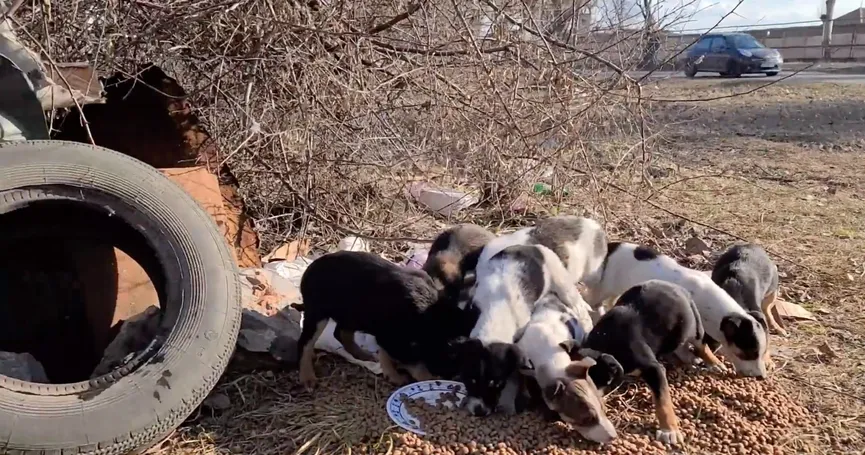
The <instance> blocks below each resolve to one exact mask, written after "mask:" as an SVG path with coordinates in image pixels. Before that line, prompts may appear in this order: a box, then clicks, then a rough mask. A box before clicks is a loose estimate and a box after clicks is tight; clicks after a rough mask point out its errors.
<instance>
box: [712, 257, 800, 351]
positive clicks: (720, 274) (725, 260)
mask: <svg viewBox="0 0 865 455" xmlns="http://www.w3.org/2000/svg"><path fill="white" fill-rule="evenodd" d="M712 281H714V282H715V283H716V284H717V285H718V286H721V288H722V289H723V290H725V291H727V294H730V297H733V300H735V301H736V302H738V303H739V305H741V306H742V308H744V309H745V310H746V311H748V313H749V314H750V315H751V316H754V318H755V319H757V320H758V321H760V322H762V323H763V325H764V326H767V327H769V328H771V329H772V330H774V331H776V332H778V333H779V334H781V335H783V336H787V331H786V330H784V328H783V327H781V324H780V321H779V319H780V318H778V319H776V317H775V313H777V310H775V302H776V299H777V297H778V266H777V265H775V263H774V262H772V259H771V258H769V255H768V254H766V250H764V249H763V248H762V247H760V246H759V245H755V244H753V243H745V244H738V245H733V246H732V247H730V248H729V249H728V250H727V251H725V252H724V254H722V255H721V256H720V257H719V258H718V261H717V262H715V267H714V268H713V269H712ZM773 310H774V313H773Z"/></svg>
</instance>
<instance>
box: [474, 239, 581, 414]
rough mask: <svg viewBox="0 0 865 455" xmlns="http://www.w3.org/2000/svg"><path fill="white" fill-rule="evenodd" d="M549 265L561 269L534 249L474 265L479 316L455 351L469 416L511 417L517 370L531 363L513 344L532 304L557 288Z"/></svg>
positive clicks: (515, 248) (513, 249)
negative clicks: (500, 413) (499, 411)
mask: <svg viewBox="0 0 865 455" xmlns="http://www.w3.org/2000/svg"><path fill="white" fill-rule="evenodd" d="M481 256H484V254H483V253H481ZM550 264H552V265H553V266H555V265H558V267H559V269H560V270H561V269H562V267H563V266H562V264H561V262H560V261H559V259H558V257H557V256H556V255H555V253H553V252H552V251H551V250H549V249H548V248H546V247H543V246H540V245H511V246H508V247H505V248H503V249H500V250H498V251H497V253H495V254H494V255H489V256H488V259H486V260H484V259H482V260H480V261H479V262H478V265H477V270H476V274H477V281H476V286H475V291H474V296H473V300H472V302H473V307H474V308H475V309H476V310H477V311H479V313H480V316H479V317H478V321H477V324H475V327H474V329H473V330H472V332H471V335H470V337H471V341H469V342H464V343H462V346H461V347H460V349H459V352H460V364H461V365H463V367H462V368H461V373H460V377H461V379H462V381H463V382H464V383H465V385H466V391H467V392H468V393H467V394H468V399H467V400H466V405H467V406H468V409H469V411H470V412H471V413H472V414H475V415H478V416H483V415H488V414H490V413H492V412H493V411H494V410H495V409H497V408H499V409H502V410H503V411H505V412H507V413H513V412H516V410H517V409H516V408H517V406H516V401H517V397H518V396H519V392H520V390H521V387H520V382H521V378H520V371H523V372H527V371H531V370H532V369H533V368H534V364H533V363H532V362H531V360H530V359H528V358H527V357H526V356H525V353H524V352H523V351H522V349H520V347H519V346H517V345H516V344H514V343H515V342H516V335H517V334H518V332H520V331H521V329H523V327H524V326H525V325H526V324H527V323H528V322H529V320H530V319H531V317H532V311H533V309H534V308H535V305H536V304H537V302H538V301H539V300H540V299H541V298H542V297H544V296H545V295H547V294H548V293H550V292H554V291H558V288H559V287H561V286H560V285H558V284H557V283H556V282H555V280H554V272H553V271H551V270H550ZM559 273H561V272H559ZM572 292H573V293H575V294H576V289H575V288H574V289H572ZM585 322H586V321H583V323H585ZM588 324H589V327H590V326H591V322H588Z"/></svg>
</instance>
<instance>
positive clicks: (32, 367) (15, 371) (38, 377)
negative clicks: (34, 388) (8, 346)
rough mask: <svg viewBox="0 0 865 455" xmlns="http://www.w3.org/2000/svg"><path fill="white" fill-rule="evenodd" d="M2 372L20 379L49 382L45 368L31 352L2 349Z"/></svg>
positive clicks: (0, 370)
mask: <svg viewBox="0 0 865 455" xmlns="http://www.w3.org/2000/svg"><path fill="white" fill-rule="evenodd" d="M0 374H2V375H3V376H9V377H10V378H15V379H18V380H20V381H28V382H38V383H42V384H48V383H49V382H50V381H48V375H46V374H45V368H43V367H42V364H41V363H39V361H38V360H36V357H33V356H32V355H31V354H30V353H29V352H21V353H16V352H2V351H0Z"/></svg>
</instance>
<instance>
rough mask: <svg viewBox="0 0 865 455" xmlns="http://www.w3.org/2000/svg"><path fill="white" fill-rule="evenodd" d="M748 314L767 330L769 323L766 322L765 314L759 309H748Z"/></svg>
mask: <svg viewBox="0 0 865 455" xmlns="http://www.w3.org/2000/svg"><path fill="white" fill-rule="evenodd" d="M748 314H750V315H751V317H752V318H754V319H756V320H757V322H758V323H760V325H761V326H763V330H769V324H767V323H766V316H765V315H764V314H763V313H761V312H759V311H749V312H748Z"/></svg>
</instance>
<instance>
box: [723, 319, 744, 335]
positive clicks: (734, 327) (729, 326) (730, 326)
mask: <svg viewBox="0 0 865 455" xmlns="http://www.w3.org/2000/svg"><path fill="white" fill-rule="evenodd" d="M740 324H742V318H741V317H740V316H739V315H735V314H734V315H731V316H725V317H724V319H721V333H723V334H724V338H726V339H728V340H731V339H733V338H734V337H735V336H736V332H737V331H738V330H739V325H740Z"/></svg>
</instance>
